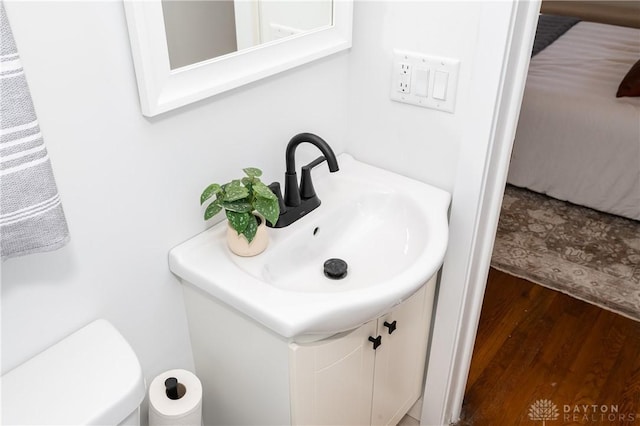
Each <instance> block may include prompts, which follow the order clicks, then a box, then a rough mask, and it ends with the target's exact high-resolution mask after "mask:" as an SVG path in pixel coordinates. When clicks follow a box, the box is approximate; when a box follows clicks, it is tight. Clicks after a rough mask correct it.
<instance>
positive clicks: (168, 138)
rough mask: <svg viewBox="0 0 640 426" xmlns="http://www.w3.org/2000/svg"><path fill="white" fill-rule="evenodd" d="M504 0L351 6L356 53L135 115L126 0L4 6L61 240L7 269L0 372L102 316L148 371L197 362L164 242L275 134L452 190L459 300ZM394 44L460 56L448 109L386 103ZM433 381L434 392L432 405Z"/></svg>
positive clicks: (273, 142)
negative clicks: (299, 137)
mask: <svg viewBox="0 0 640 426" xmlns="http://www.w3.org/2000/svg"><path fill="white" fill-rule="evenodd" d="M498 3H499V4H502V5H504V6H499V5H498V6H495V7H498V8H499V9H500V10H501V11H502V12H503V13H501V14H498V15H495V16H494V17H492V16H491V15H489V14H488V13H486V7H485V5H484V2H465V3H463V2H451V1H448V2H431V1H423V2H417V1H413V2H397V1H393V2H365V1H358V2H356V5H355V10H354V16H355V22H354V37H353V49H352V50H351V52H350V53H342V54H338V55H334V56H332V57H331V58H327V59H325V60H322V61H319V62H315V63H313V64H309V65H306V66H304V67H302V68H299V69H296V70H293V71H289V72H286V73H285V74H281V75H279V76H276V77H274V78H270V79H267V80H265V81H262V82H258V83H254V84H251V85H249V86H247V87H244V88H241V89H238V90H234V91H232V92H229V93H226V94H223V95H220V96H217V97H215V98H214V99H210V100H205V101H202V102H199V103H197V104H196V105H192V106H189V107H186V108H182V109H179V110H176V111H173V112H171V113H168V114H164V115H161V116H159V117H156V118H154V119H151V120H150V119H145V118H143V117H142V116H141V114H140V110H139V106H138V100H137V91H136V88H135V78H134V74H133V65H132V63H131V58H130V53H129V45H128V38H127V33H126V25H125V18H124V12H123V8H122V4H121V3H120V2H108V3H99V2H71V3H59V2H43V3H31V2H14V1H9V2H7V4H6V8H7V13H8V15H9V19H10V22H11V23H12V27H13V30H14V34H15V37H16V40H17V43H18V48H19V50H20V52H21V55H22V58H23V63H24V66H25V70H26V74H27V79H28V81H29V83H30V86H31V91H32V95H33V98H34V102H35V107H36V111H37V112H38V115H39V118H40V122H41V126H42V131H43V134H44V136H45V143H46V144H47V147H48V149H49V152H50V156H51V159H52V163H53V167H54V171H55V174H56V177H57V181H58V186H59V190H60V193H61V196H62V200H63V205H64V208H65V212H66V214H67V218H68V221H69V226H70V231H71V238H72V242H71V243H70V245H69V246H67V247H65V248H63V249H61V250H59V251H57V252H54V253H48V254H39V255H32V256H27V257H24V258H18V259H11V260H9V261H7V262H5V264H4V265H3V269H2V278H3V283H2V284H3V285H2V371H6V370H8V369H9V368H11V367H13V366H15V365H17V364H19V363H20V362H22V361H24V360H26V359H27V358H28V357H30V356H32V355H33V354H34V353H36V352H38V351H40V350H42V349H44V348H45V347H46V346H48V345H50V344H51V343H53V342H55V341H56V340H58V339H60V338H61V337H63V336H64V335H66V334H68V333H70V332H71V331H73V330H75V329H77V328H79V327H80V326H82V325H83V324H85V323H87V322H88V321H90V320H91V319H93V318H96V317H105V318H107V319H109V320H110V321H112V322H113V323H114V324H115V325H116V326H117V327H118V328H119V329H120V330H121V332H122V333H123V334H124V335H125V337H126V338H127V339H128V340H129V341H130V342H131V343H132V345H133V347H134V349H135V350H136V352H137V353H138V355H139V357H140V360H141V362H142V365H143V369H144V372H145V375H146V376H147V378H148V379H150V378H152V377H153V376H154V375H155V374H157V373H158V372H160V371H163V370H165V369H168V368H175V367H183V368H190V367H192V359H191V354H190V347H189V341H188V336H187V334H186V333H187V329H186V321H185V316H184V309H183V306H182V295H181V289H180V286H179V284H178V282H177V280H176V279H175V277H174V276H172V275H171V273H170V272H169V270H168V268H167V262H166V256H167V252H168V250H169V249H170V248H171V247H172V246H174V245H176V244H178V243H179V242H181V241H183V240H185V239H187V238H189V237H190V236H192V235H194V234H196V233H198V232H199V231H201V230H203V229H204V227H205V225H204V223H203V222H202V221H201V219H200V208H199V206H198V204H197V200H198V196H199V193H200V191H201V189H202V188H203V187H204V186H205V185H206V184H208V183H210V182H211V181H213V180H222V179H226V178H231V177H235V174H236V173H238V172H239V170H240V168H241V167H244V166H246V165H249V164H252V165H256V166H259V167H262V168H263V169H264V171H265V174H266V178H265V180H266V181H271V180H275V179H278V180H281V179H282V174H283V172H284V158H283V157H284V147H285V144H286V142H287V141H288V139H289V138H290V137H291V136H293V135H294V134H295V133H297V132H300V131H311V132H315V133H318V134H320V135H321V136H323V137H324V138H325V139H326V140H327V141H328V142H329V143H330V144H331V145H332V146H333V147H334V150H335V151H336V152H341V151H344V150H347V151H349V152H351V153H352V154H354V155H355V156H356V158H359V159H361V160H364V161H367V162H370V163H372V164H377V165H381V166H384V167H387V168H389V169H391V170H395V171H398V172H400V173H403V174H405V175H408V176H411V177H414V178H418V179H421V180H423V181H426V182H429V183H432V184H434V185H436V186H439V187H442V188H445V189H447V190H449V191H451V192H452V193H453V195H454V205H453V207H452V212H451V215H452V219H455V223H456V224H457V225H456V226H457V227H459V228H460V232H453V233H452V235H454V236H455V239H454V240H452V241H451V246H450V250H449V253H448V254H447V263H446V264H445V268H446V267H447V264H449V265H451V268H450V270H453V269H457V268H460V269H461V271H460V272H458V273H450V274H449V275H448V277H446V279H445V278H443V281H442V283H441V285H440V296H441V297H443V296H442V295H443V293H444V294H445V296H446V297H445V299H446V298H449V299H451V298H456V297H459V296H460V295H461V294H462V292H463V290H464V285H465V274H466V273H467V271H466V270H465V268H466V267H467V266H468V264H467V253H466V251H467V250H468V249H469V244H470V241H471V240H472V239H473V235H468V232H467V230H470V231H471V232H473V230H474V229H475V228H474V226H475V224H474V223H475V220H476V215H477V212H478V208H479V207H478V206H475V203H476V201H477V200H476V198H474V197H477V196H478V193H477V191H478V188H479V187H478V188H476V187H475V186H473V185H474V183H475V180H476V179H478V176H477V174H478V171H480V172H482V170H483V166H484V164H485V161H486V159H485V156H483V155H482V154H483V153H485V154H486V152H487V149H488V138H489V134H488V131H489V130H488V129H490V128H491V125H492V123H491V122H490V121H491V120H490V119H491V115H492V112H493V110H494V109H495V106H496V102H497V100H496V99H497V97H498V87H497V81H498V79H499V77H500V76H499V75H494V74H493V73H495V72H496V69H497V70H498V74H499V71H500V68H501V66H502V59H501V55H500V54H499V53H500V52H498V53H497V54H489V53H492V52H493V51H495V49H504V46H503V45H501V44H500V43H504V41H505V40H504V38H505V32H506V27H507V26H508V24H509V17H508V15H509V14H508V13H506V12H508V9H509V8H510V6H509V3H508V2H498ZM503 7H504V8H505V9H502V8H503ZM489 24H491V25H489ZM34 28H37V29H38V31H34V30H33V29H34ZM393 48H399V49H404V50H415V51H417V52H422V53H427V54H434V55H440V56H450V57H455V58H459V59H461V68H460V79H459V86H458V100H457V107H456V112H455V113H454V114H448V113H444V112H438V111H434V110H428V109H422V108H417V107H413V106H409V105H404V104H399V103H396V102H392V101H390V100H389V84H390V79H391V77H390V73H391V52H392V49H393ZM485 54H487V55H486V57H487V58H488V59H486V60H485V59H484V57H485ZM479 88H482V90H480V89H479ZM485 109H486V111H485ZM474 130H479V131H480V134H478V135H477V138H478V145H477V146H476V145H475V140H474V135H473V133H472V132H473V131H474ZM469 187H473V188H472V190H471V191H470V192H466V190H468V189H469ZM456 200H457V201H456ZM452 223H453V222H452ZM461 234H463V235H461ZM489 254H490V253H485V254H484V255H485V256H489ZM452 256H453V257H452ZM212 261H215V259H212ZM443 288H445V289H446V291H444V290H443ZM447 292H448V293H447ZM450 302H451V301H449V302H447V303H450ZM438 309H439V312H440V313H441V315H442V312H443V311H444V312H446V303H445V304H444V305H443V304H441V303H440V302H439V305H438ZM454 314H455V313H454ZM455 315H457V314H455ZM456 318H457V317H456V316H454V318H453V322H451V323H450V321H451V318H450V317H447V316H446V315H444V316H441V317H440V318H437V321H436V324H435V327H436V329H437V330H438V334H439V335H440V336H442V335H445V334H446V333H456V328H457V326H458V325H457V324H456ZM445 344H447V345H450V344H451V342H445ZM445 349H446V354H445V355H446V356H449V355H450V350H451V347H447V348H445ZM444 361H446V360H442V359H441V360H438V362H439V363H440V364H438V365H436V364H433V365H430V366H429V369H430V371H434V370H435V371H437V370H438V369H439V368H441V369H442V368H444V369H446V368H448V367H449V365H448V364H446V362H444ZM443 365H444V367H443ZM446 379H447V378H446V377H441V378H439V379H438V380H436V381H435V383H439V382H442V381H445V382H446ZM446 385H447V383H444V385H443V386H442V388H443V389H444V388H446ZM443 389H435V388H433V389H430V390H429V392H430V393H435V394H437V395H436V399H437V401H436V402H438V403H439V402H441V401H442V399H443V398H444V396H443V395H442V392H445V390H443ZM438 393H439V394H438ZM427 405H428V404H427ZM434 405H437V404H434ZM439 414H440V413H438V415H439ZM423 419H424V418H423Z"/></svg>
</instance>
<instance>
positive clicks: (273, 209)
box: [254, 197, 280, 225]
mask: <svg viewBox="0 0 640 426" xmlns="http://www.w3.org/2000/svg"><path fill="white" fill-rule="evenodd" d="M254 206H255V208H256V211H257V212H258V213H260V214H261V215H262V216H264V218H265V219H266V220H268V221H269V223H270V224H272V225H275V224H276V222H277V221H278V217H279V216H280V205H278V200H277V199H275V200H270V199H267V198H262V197H258V198H256V201H255V203H254Z"/></svg>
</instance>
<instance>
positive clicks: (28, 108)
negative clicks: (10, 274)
mask: <svg viewBox="0 0 640 426" xmlns="http://www.w3.org/2000/svg"><path fill="white" fill-rule="evenodd" d="M68 240H69V230H68V228H67V222H66V220H65V217H64V212H63V211H62V204H61V203H60V197H59V195H58V189H57V187H56V183H55V180H54V178H53V171H52V169H51V162H50V161H49V155H48V154H47V150H46V148H45V146H44V141H43V138H42V134H41V133H40V126H39V125H38V120H37V118H36V114H35V110H34V108H33V103H32V101H31V95H30V93H29V87H28V86H27V80H26V79H25V75H24V71H23V69H22V64H21V62H20V57H19V56H18V50H17V48H16V45H15V41H14V39H13V34H12V33H11V28H10V27H9V21H8V20H7V15H6V12H5V10H4V5H3V3H2V2H1V1H0V247H1V251H0V254H1V257H2V258H3V259H4V258H8V257H13V256H20V255H24V254H28V253H34V252H40V251H48V250H55V249H57V248H59V247H61V246H62V245H64V244H65V243H66V242H67V241H68Z"/></svg>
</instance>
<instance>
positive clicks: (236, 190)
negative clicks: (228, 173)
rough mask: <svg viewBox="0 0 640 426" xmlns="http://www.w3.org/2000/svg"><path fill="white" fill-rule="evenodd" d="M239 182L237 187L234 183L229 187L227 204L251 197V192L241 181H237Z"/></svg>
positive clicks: (225, 198) (226, 198)
mask: <svg viewBox="0 0 640 426" xmlns="http://www.w3.org/2000/svg"><path fill="white" fill-rule="evenodd" d="M234 182H236V181H234ZM237 182H238V184H237V185H234V184H233V183H232V184H231V185H229V186H227V189H226V194H225V197H224V201H227V202H231V201H237V200H241V199H243V198H246V197H248V196H249V190H248V189H247V188H245V187H244V186H242V185H240V181H237Z"/></svg>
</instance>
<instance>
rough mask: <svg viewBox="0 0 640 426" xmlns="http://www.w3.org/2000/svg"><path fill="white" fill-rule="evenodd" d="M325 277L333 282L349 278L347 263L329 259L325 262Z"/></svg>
mask: <svg viewBox="0 0 640 426" xmlns="http://www.w3.org/2000/svg"><path fill="white" fill-rule="evenodd" d="M324 275H325V276H326V277H327V278H331V279H332V280H341V279H343V278H344V277H346V276H347V262H345V261H344V260H342V259H329V260H327V261H326V262H324Z"/></svg>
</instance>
